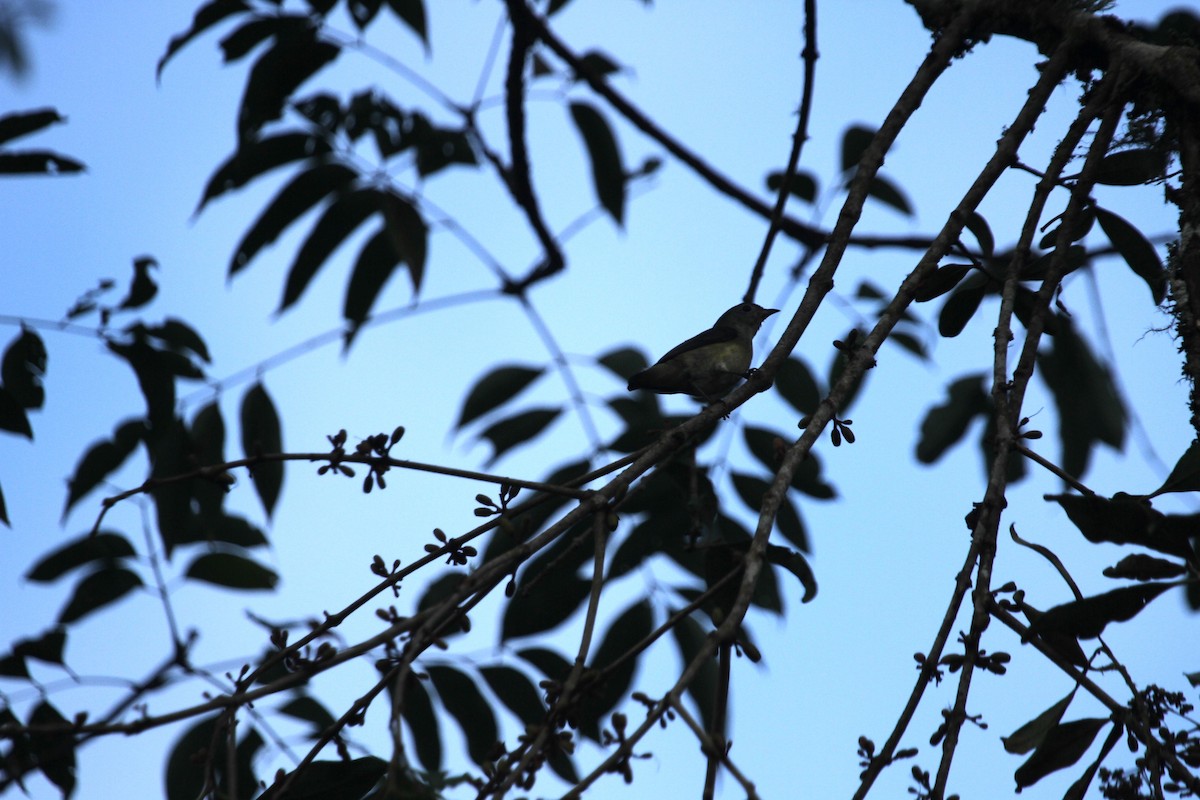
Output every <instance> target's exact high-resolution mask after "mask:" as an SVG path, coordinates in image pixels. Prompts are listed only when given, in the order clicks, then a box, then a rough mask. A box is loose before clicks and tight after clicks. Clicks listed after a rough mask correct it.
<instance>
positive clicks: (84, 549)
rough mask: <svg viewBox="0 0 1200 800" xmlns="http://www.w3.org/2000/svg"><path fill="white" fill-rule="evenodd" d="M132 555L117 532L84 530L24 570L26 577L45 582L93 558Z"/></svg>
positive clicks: (126, 542)
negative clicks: (88, 531) (85, 531)
mask: <svg viewBox="0 0 1200 800" xmlns="http://www.w3.org/2000/svg"><path fill="white" fill-rule="evenodd" d="M134 555H136V553H135V551H134V549H133V545H131V544H130V543H129V540H128V539H126V538H125V537H124V536H122V535H121V534H119V533H113V532H112V531H100V532H99V533H96V534H90V533H89V534H84V535H83V536H80V537H79V538H78V539H74V540H72V541H70V542H67V543H66V544H65V545H63V546H62V547H59V548H58V549H56V550H54V551H53V552H51V553H48V554H46V555H45V556H42V558H40V559H39V560H38V562H37V563H36V564H34V565H33V566H32V567H30V568H29V571H28V572H27V573H25V578H26V579H27V580H31V581H36V582H38V583H46V582H48V581H53V580H56V579H58V578H60V577H62V576H63V575H65V574H66V573H67V572H69V571H71V570H73V569H75V568H76V567H80V566H83V565H84V564H90V563H92V562H93V561H104V562H112V561H115V560H116V559H118V558H127V557H131V556H134Z"/></svg>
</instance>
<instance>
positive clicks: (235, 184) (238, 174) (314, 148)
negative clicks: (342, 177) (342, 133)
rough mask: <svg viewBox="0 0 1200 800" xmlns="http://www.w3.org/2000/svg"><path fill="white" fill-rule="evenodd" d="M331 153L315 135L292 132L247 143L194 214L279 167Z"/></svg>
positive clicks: (211, 182)
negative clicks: (222, 196) (218, 198)
mask: <svg viewBox="0 0 1200 800" xmlns="http://www.w3.org/2000/svg"><path fill="white" fill-rule="evenodd" d="M330 150H331V148H330V146H329V142H327V141H325V140H324V139H321V138H318V137H316V136H313V135H312V134H311V133H300V132H291V133H284V134H280V135H279V136H269V137H267V138H264V139H254V140H252V141H248V142H244V143H242V145H241V146H240V147H239V148H238V149H237V150H235V151H234V153H233V155H231V156H230V157H229V158H227V159H225V161H224V163H222V164H221V166H219V167H217V169H216V171H215V172H214V173H213V174H212V177H211V178H209V179H208V184H207V185H205V187H204V194H203V195H201V197H200V203H199V204H198V205H197V206H196V210H195V212H193V213H195V214H199V213H200V212H201V210H203V209H204V207H205V206H206V205H207V204H208V202H209V201H210V200H213V199H214V198H217V197H220V196H221V195H223V194H225V193H226V192H229V191H232V190H234V189H238V188H240V187H242V186H245V185H246V184H247V183H249V182H250V181H252V180H254V179H255V178H257V177H259V176H260V175H263V174H264V173H267V172H270V171H271V170H273V169H275V168H276V167H281V166H283V165H284V164H290V163H291V162H293V161H301V160H304V159H307V158H313V157H316V156H320V155H324V154H326V153H328V152H329V151H330Z"/></svg>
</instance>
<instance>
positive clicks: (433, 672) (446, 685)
mask: <svg viewBox="0 0 1200 800" xmlns="http://www.w3.org/2000/svg"><path fill="white" fill-rule="evenodd" d="M428 671H429V677H430V678H431V679H432V680H433V685H434V687H435V688H436V689H437V693H438V697H439V698H440V699H441V701H442V705H443V706H445V707H446V710H447V711H448V712H450V716H452V717H454V719H455V720H456V721H457V722H458V725H459V727H460V728H462V732H463V736H465V737H466V740H467V752H468V753H470V755H471V760H472V761H474V762H475V763H476V764H482V763H484V762H485V761H487V759H488V754H489V753H490V752H491V750H492V748H493V747H495V745H496V742H497V741H499V731H498V729H497V727H496V717H495V715H494V714H493V713H492V707H491V706H490V705H489V704H488V702H487V700H485V699H484V697H483V695H482V694H480V692H479V687H477V686H476V685H475V681H473V680H472V679H471V678H469V677H468V676H467V675H466V674H465V673H463V672H460V671H458V670H457V669H454V668H453V667H447V666H436V665H435V666H431V667H429V670H428Z"/></svg>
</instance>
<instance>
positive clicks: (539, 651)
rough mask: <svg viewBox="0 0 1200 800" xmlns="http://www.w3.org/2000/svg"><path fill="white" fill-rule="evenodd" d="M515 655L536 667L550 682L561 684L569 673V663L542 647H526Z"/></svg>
mask: <svg viewBox="0 0 1200 800" xmlns="http://www.w3.org/2000/svg"><path fill="white" fill-rule="evenodd" d="M517 655H518V656H520V657H521V658H523V659H524V660H526V661H528V662H529V663H530V664H532V665H533V666H535V667H537V668H538V670H539V671H540V672H541V673H542V674H543V675H545V676H546V678H548V679H549V680H552V681H557V682H559V683H562V682H563V681H565V680H566V679H567V675H569V674H570V672H571V662H570V661H567V660H566V659H565V658H563V657H562V656H561V655H559V654H558V653H556V652H554V651H553V650H547V649H546V648H544V647H526V648H525V649H523V650H518V651H517Z"/></svg>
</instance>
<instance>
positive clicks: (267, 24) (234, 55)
mask: <svg viewBox="0 0 1200 800" xmlns="http://www.w3.org/2000/svg"><path fill="white" fill-rule="evenodd" d="M313 24H314V21H313V20H312V18H311V17H309V16H308V15H307V14H266V15H262V16H253V17H251V18H250V19H249V20H248V21H246V22H245V23H243V24H242V25H240V26H238V27H237V28H235V29H234V30H233V31H232V32H231V33H230V34H229V35H227V36H225V37H224V38H222V39H221V42H220V46H221V53H222V54H223V55H224V56H225V63H226V64H231V63H233V62H234V61H238V60H240V59H242V58H245V57H246V56H247V55H248V54H249V53H250V51H251V50H253V49H254V48H256V47H258V46H259V45H261V44H262V43H263V42H265V41H267V40H268V39H275V40H276V43H277V44H278V43H279V42H283V43H285V44H288V45H290V44H291V43H293V42H297V41H299V42H305V41H308V40H310V39H312V37H313V35H314V33H315V29H314V28H313Z"/></svg>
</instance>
